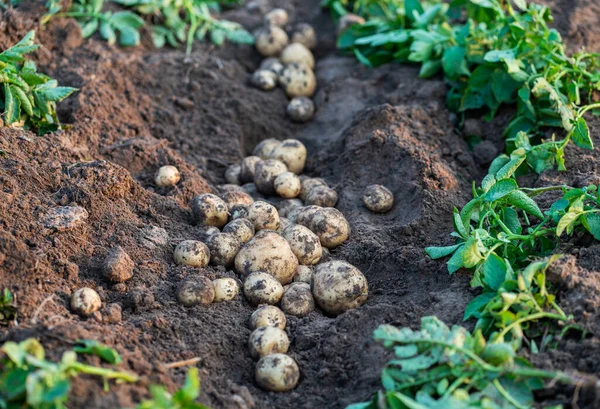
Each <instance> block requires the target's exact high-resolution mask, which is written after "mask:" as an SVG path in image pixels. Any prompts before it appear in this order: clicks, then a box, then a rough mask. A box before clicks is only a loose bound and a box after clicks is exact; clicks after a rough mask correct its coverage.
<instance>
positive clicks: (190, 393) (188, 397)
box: [136, 368, 209, 409]
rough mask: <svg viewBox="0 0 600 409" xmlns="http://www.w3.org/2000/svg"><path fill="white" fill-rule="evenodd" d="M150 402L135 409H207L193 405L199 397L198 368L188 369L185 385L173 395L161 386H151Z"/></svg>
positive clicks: (143, 403) (199, 405)
mask: <svg viewBox="0 0 600 409" xmlns="http://www.w3.org/2000/svg"><path fill="white" fill-rule="evenodd" d="M150 394H151V395H152V399H151V400H147V401H144V402H142V403H140V404H139V405H138V406H137V408H136V409H209V408H208V407H207V406H204V405H201V404H199V403H195V402H194V400H195V399H196V398H197V397H198V395H200V379H199V378H198V368H190V369H189V370H188V373H187V377H186V380H185V385H184V386H183V387H182V388H181V389H179V390H178V391H177V392H175V394H173V395H171V394H170V393H169V392H167V390H166V389H165V388H163V387H162V386H156V385H154V386H151V387H150Z"/></svg>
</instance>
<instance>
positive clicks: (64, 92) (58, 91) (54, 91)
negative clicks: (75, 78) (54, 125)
mask: <svg viewBox="0 0 600 409" xmlns="http://www.w3.org/2000/svg"><path fill="white" fill-rule="evenodd" d="M75 91H77V88H71V87H56V88H51V89H49V90H47V91H44V98H46V99H47V100H48V101H52V102H59V101H62V100H63V99H65V98H66V97H68V96H69V95H71V94H72V93H74V92H75Z"/></svg>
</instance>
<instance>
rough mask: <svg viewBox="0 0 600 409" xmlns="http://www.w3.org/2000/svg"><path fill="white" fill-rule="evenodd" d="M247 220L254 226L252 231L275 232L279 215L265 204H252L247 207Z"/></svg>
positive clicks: (268, 204) (259, 202)
mask: <svg viewBox="0 0 600 409" xmlns="http://www.w3.org/2000/svg"><path fill="white" fill-rule="evenodd" d="M246 218H247V219H248V220H250V221H251V222H252V224H253V225H254V230H255V231H259V230H264V229H268V230H277V228H278V227H279V213H277V209H276V208H275V206H273V205H272V204H270V203H267V202H261V201H258V202H254V203H252V204H251V205H250V206H248V215H247V216H246Z"/></svg>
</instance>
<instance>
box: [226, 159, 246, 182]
mask: <svg viewBox="0 0 600 409" xmlns="http://www.w3.org/2000/svg"><path fill="white" fill-rule="evenodd" d="M241 172H242V165H240V164H239V163H235V164H233V165H230V166H228V167H227V170H225V180H226V181H227V183H231V184H232V185H240V184H241V183H242V182H241V181H240V173H241Z"/></svg>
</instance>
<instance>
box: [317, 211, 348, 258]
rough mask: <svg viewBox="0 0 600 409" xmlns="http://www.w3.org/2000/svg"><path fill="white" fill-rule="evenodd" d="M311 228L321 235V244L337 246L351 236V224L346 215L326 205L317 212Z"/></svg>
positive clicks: (331, 246) (328, 246)
mask: <svg viewBox="0 0 600 409" xmlns="http://www.w3.org/2000/svg"><path fill="white" fill-rule="evenodd" d="M309 228H310V229H311V230H312V231H313V232H314V233H315V234H316V235H317V236H319V240H320V241H321V245H322V246H323V247H327V248H330V249H331V248H335V247H337V246H339V245H341V244H342V243H344V242H345V241H346V240H347V239H348V237H349V236H350V224H349V223H348V221H347V220H346V218H345V217H344V215H343V214H342V213H341V212H340V211H339V210H337V209H335V208H333V207H324V208H322V209H319V210H318V211H316V212H315V214H314V215H313V216H312V218H311V220H310V226H309Z"/></svg>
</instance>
